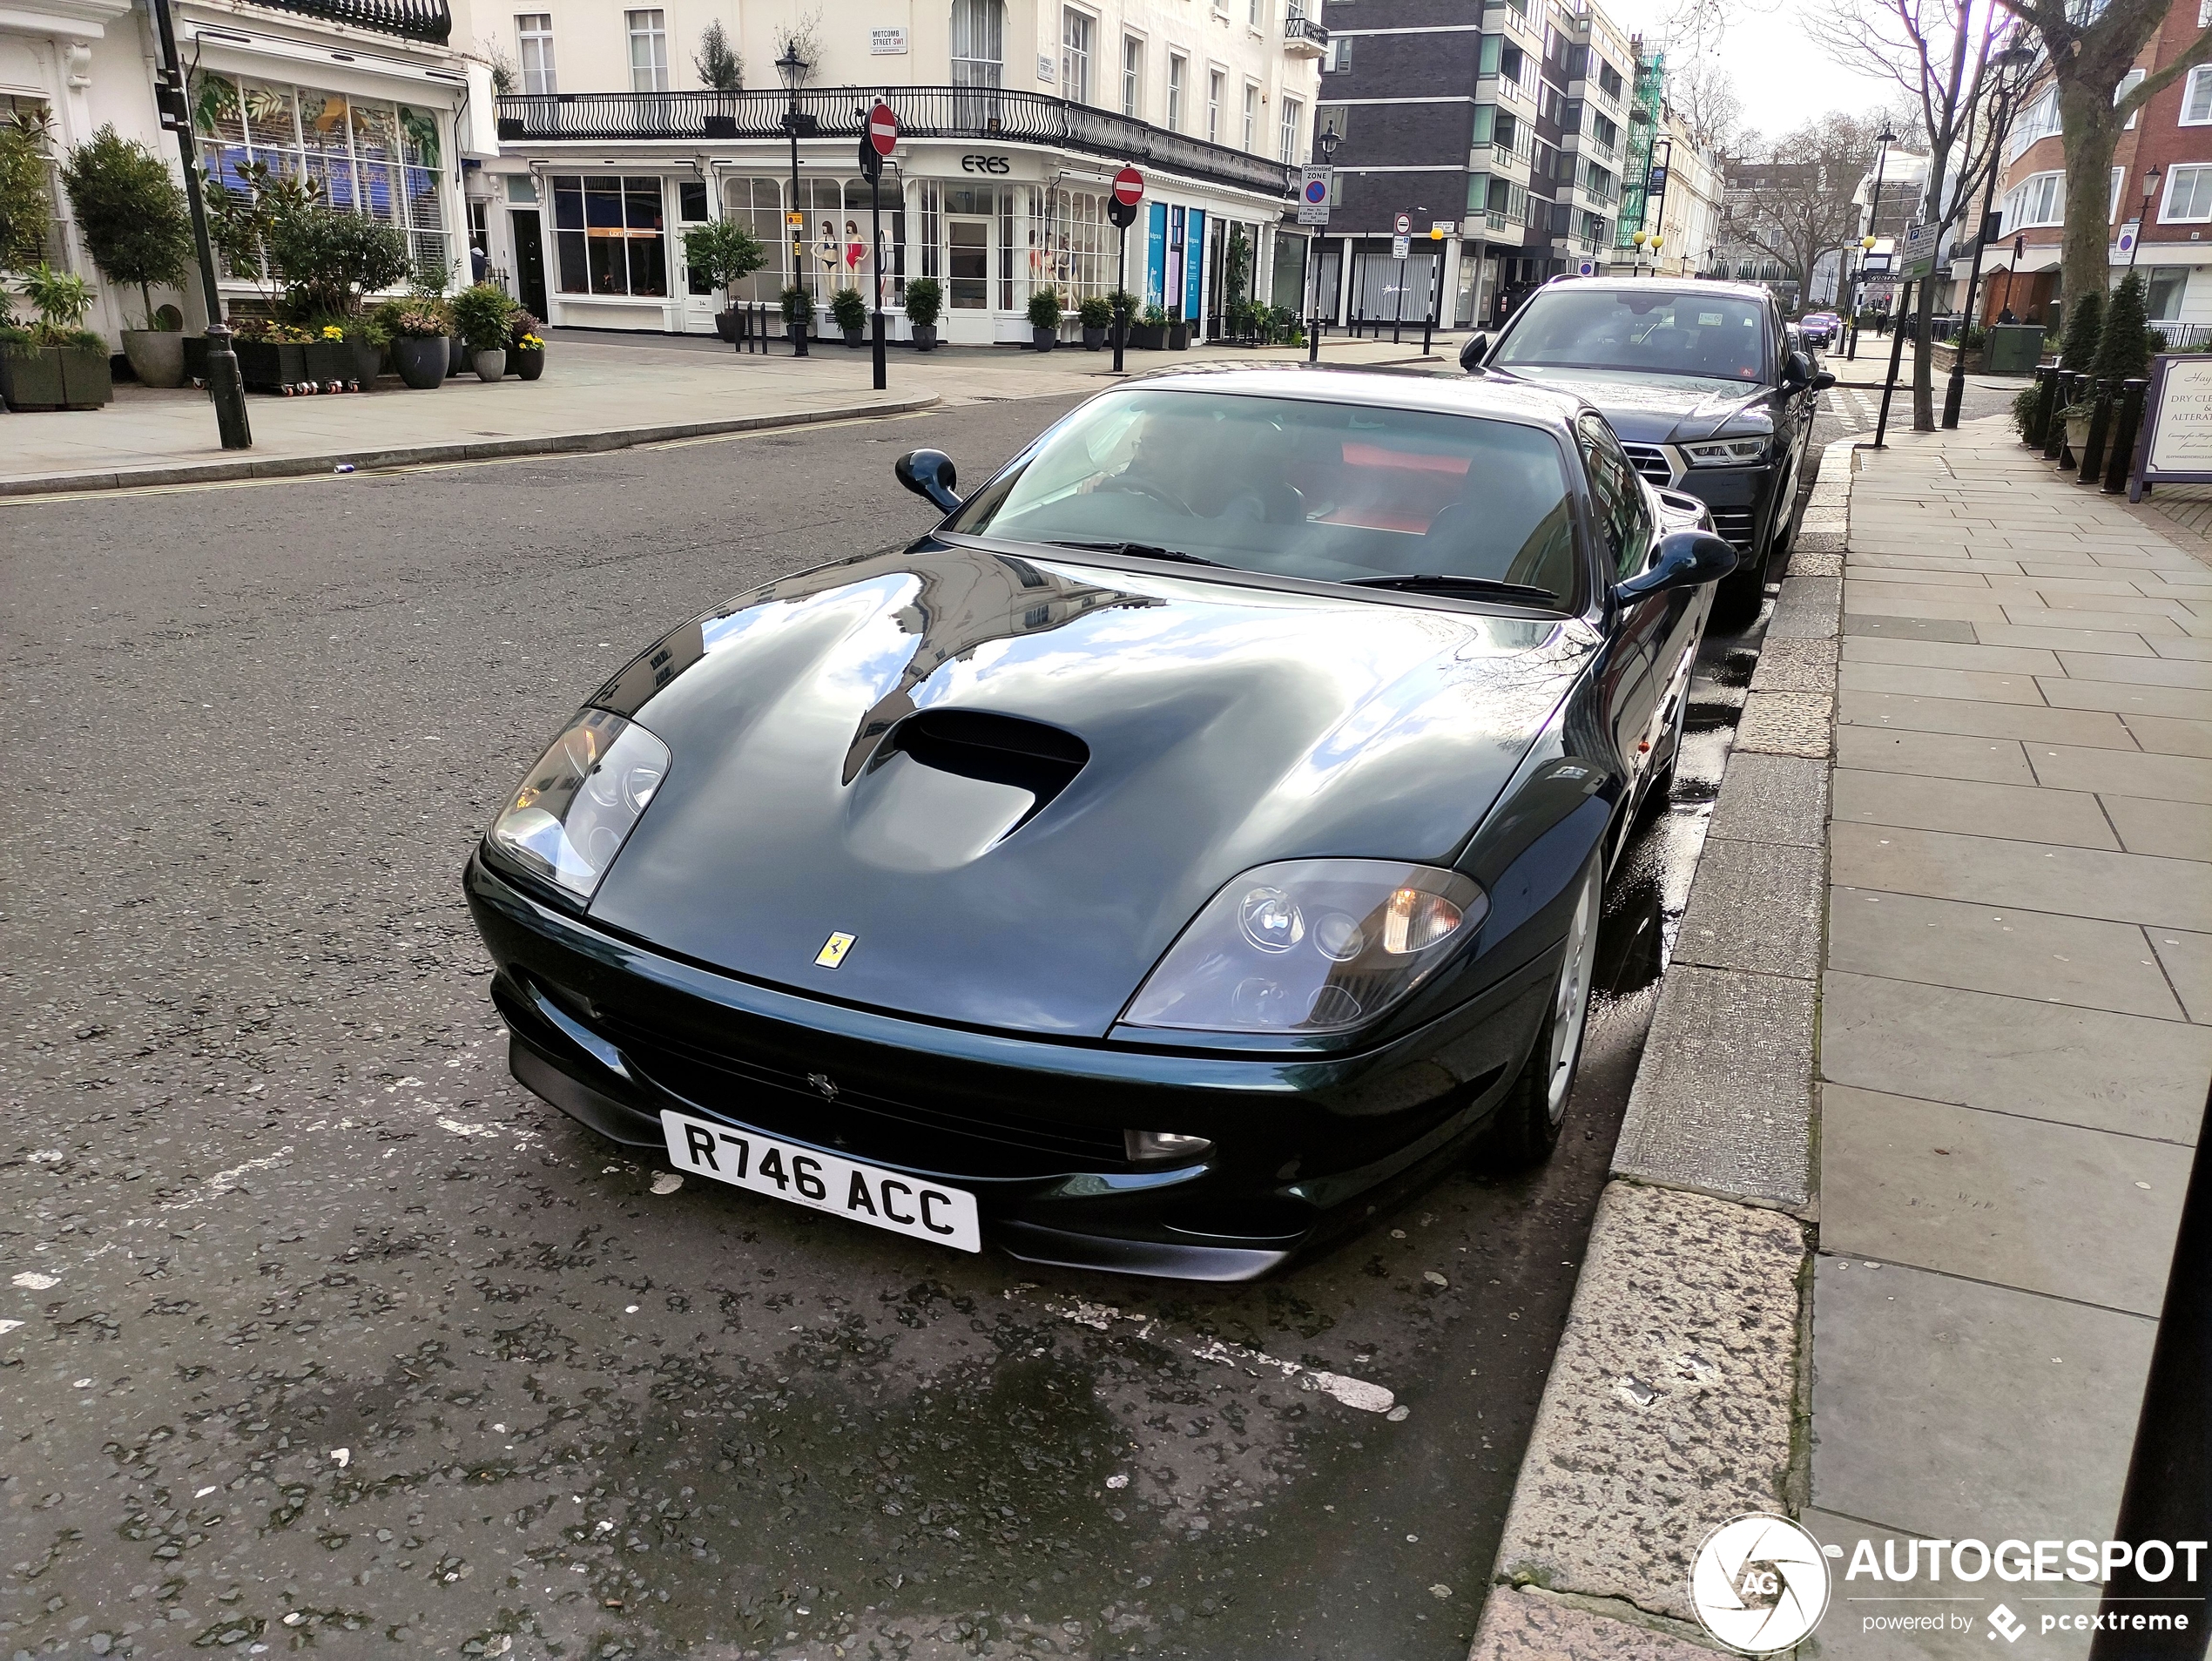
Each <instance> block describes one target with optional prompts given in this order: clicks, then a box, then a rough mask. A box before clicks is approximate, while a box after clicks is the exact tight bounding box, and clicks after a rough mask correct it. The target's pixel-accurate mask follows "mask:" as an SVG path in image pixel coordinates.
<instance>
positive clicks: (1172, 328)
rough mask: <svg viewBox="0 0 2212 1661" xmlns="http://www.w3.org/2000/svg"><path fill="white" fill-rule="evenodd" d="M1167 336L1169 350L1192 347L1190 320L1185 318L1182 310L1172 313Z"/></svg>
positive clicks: (1178, 350)
mask: <svg viewBox="0 0 2212 1661" xmlns="http://www.w3.org/2000/svg"><path fill="white" fill-rule="evenodd" d="M1167 337H1168V340H1167V346H1168V350H1169V351H1170V352H1187V351H1189V350H1190V320H1189V319H1187V318H1185V317H1184V315H1183V314H1181V313H1180V312H1177V313H1174V314H1171V315H1170V317H1169V318H1168V327H1167Z"/></svg>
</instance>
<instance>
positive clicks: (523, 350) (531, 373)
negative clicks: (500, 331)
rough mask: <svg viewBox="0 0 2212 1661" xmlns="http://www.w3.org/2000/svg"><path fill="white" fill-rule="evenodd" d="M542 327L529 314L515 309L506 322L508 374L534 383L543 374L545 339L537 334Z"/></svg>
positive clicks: (518, 308)
mask: <svg viewBox="0 0 2212 1661" xmlns="http://www.w3.org/2000/svg"><path fill="white" fill-rule="evenodd" d="M543 327H545V325H544V324H543V323H541V322H539V321H537V319H536V318H535V317H533V316H532V315H531V314H529V312H527V311H524V310H523V309H522V308H521V307H516V312H515V315H514V316H513V317H511V318H509V320H508V322H507V373H508V374H509V375H518V376H520V377H521V378H522V379H523V380H525V381H535V380H536V379H537V378H538V376H540V375H543V374H544V373H545V337H544V336H543V335H542V334H539V333H538V330H540V329H541V328H543Z"/></svg>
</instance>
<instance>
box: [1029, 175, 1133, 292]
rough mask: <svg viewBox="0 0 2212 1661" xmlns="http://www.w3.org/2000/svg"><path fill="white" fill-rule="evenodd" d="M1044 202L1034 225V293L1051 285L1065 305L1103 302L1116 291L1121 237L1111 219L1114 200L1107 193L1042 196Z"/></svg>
mask: <svg viewBox="0 0 2212 1661" xmlns="http://www.w3.org/2000/svg"><path fill="white" fill-rule="evenodd" d="M1038 196H1039V198H1040V199H1041V200H1040V202H1039V207H1038V212H1037V213H1036V214H1035V216H1034V217H1033V218H1032V219H1030V221H1029V225H1030V235H1031V236H1032V237H1033V238H1035V239H1037V241H1036V244H1035V248H1034V251H1033V253H1032V256H1031V259H1030V261H1029V281H1030V283H1031V285H1032V291H1033V292H1034V287H1035V285H1038V284H1047V285H1049V286H1050V287H1055V288H1057V289H1058V290H1059V291H1060V293H1061V296H1062V299H1068V300H1076V301H1077V302H1081V301H1082V300H1089V299H1091V298H1093V297H1095V296H1096V297H1102V298H1103V296H1104V295H1105V294H1107V293H1108V292H1109V290H1110V289H1111V288H1112V287H1113V286H1114V284H1113V275H1114V273H1113V263H1114V253H1115V248H1116V238H1117V237H1118V235H1119V233H1118V232H1116V230H1115V229H1114V227H1113V225H1112V222H1111V221H1110V220H1109V219H1108V218H1107V214H1106V207H1107V204H1108V202H1109V200H1110V198H1109V196H1108V195H1107V194H1106V193H1105V192H1103V191H1079V190H1046V191H1040V192H1038Z"/></svg>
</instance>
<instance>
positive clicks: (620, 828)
mask: <svg viewBox="0 0 2212 1661" xmlns="http://www.w3.org/2000/svg"><path fill="white" fill-rule="evenodd" d="M668 760H669V758H668V746H666V745H665V744H663V743H662V742H661V741H660V740H659V739H657V738H655V737H654V736H653V735H652V734H651V733H648V732H647V731H646V730H645V729H644V727H642V726H638V725H637V723H636V722H634V721H625V720H624V719H623V718H622V717H621V716H619V715H610V714H609V713H607V712H606V711H604V710H598V709H588V710H586V711H584V712H583V714H581V715H579V716H577V719H575V720H574V721H572V722H571V723H570V725H569V728H568V730H567V731H566V732H564V733H562V734H561V736H560V737H559V738H557V739H554V740H553V747H552V748H551V749H550V750H548V751H547V752H546V753H544V754H543V755H542V756H540V757H539V758H538V760H537V765H536V766H534V767H532V768H531V769H530V770H529V774H528V776H526V777H525V778H524V779H523V787H522V788H521V789H520V790H518V791H516V793H515V800H513V801H511V802H509V804H508V805H507V807H506V809H505V811H503V812H502V814H500V815H499V817H498V818H497V819H496V820H493V821H492V827H491V836H490V842H491V846H492V847H493V848H494V849H496V851H497V852H498V853H499V854H502V856H504V857H505V858H506V859H508V860H510V861H513V862H514V863H515V864H516V865H517V866H519V867H521V868H522V869H523V870H525V871H527V872H529V874H531V875H533V876H537V877H542V878H543V879H544V880H545V881H549V882H551V883H553V884H555V885H556V887H559V888H563V889H565V890H566V891H567V892H569V893H570V894H572V895H575V896H576V897H577V899H579V900H589V899H590V897H591V896H592V894H593V893H594V892H595V891H596V890H597V888H598V887H599V881H600V879H601V878H602V877H604V876H605V875H606V874H607V868H608V867H609V866H610V865H612V864H613V863H614V862H615V855H616V854H619V853H621V852H622V845H623V843H624V841H627V840H628V838H629V835H630V833H631V830H633V829H634V828H636V827H637V820H638V817H639V816H640V815H641V814H644V811H645V804H646V803H648V802H650V801H651V800H652V799H653V793H654V792H655V791H657V790H658V789H659V788H660V787H661V781H662V780H664V779H665V778H667V777H668Z"/></svg>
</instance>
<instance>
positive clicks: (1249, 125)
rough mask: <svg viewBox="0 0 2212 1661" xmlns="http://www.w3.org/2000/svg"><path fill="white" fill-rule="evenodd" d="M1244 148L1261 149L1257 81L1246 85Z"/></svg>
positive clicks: (1247, 82) (1249, 149) (1248, 82)
mask: <svg viewBox="0 0 2212 1661" xmlns="http://www.w3.org/2000/svg"><path fill="white" fill-rule="evenodd" d="M1244 148H1245V150H1247V151H1256V150H1258V148H1259V84H1258V82H1255V81H1246V82H1245V83H1244Z"/></svg>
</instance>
